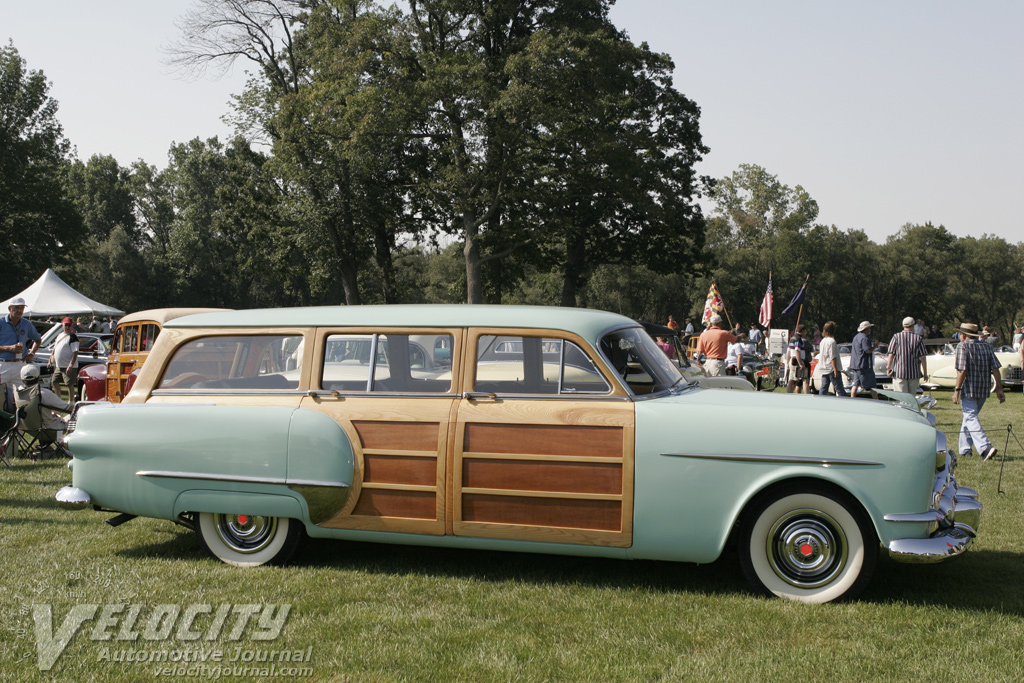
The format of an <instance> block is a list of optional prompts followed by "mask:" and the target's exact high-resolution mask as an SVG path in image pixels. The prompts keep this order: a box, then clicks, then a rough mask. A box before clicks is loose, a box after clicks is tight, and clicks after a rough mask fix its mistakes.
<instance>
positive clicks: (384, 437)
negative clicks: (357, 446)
mask: <svg viewBox="0 0 1024 683" xmlns="http://www.w3.org/2000/svg"><path fill="white" fill-rule="evenodd" d="M352 424H353V425H354V426H355V428H356V431H357V432H359V439H360V440H361V442H362V444H363V448H384V449H391V448H393V449H395V450H399V451H436V450H437V439H438V423H437V422H369V421H363V420H353V421H352Z"/></svg>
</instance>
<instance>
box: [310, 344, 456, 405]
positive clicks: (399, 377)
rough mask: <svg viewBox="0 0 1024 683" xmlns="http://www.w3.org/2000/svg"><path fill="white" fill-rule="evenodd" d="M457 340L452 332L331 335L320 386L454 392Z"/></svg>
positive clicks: (383, 390)
mask: <svg viewBox="0 0 1024 683" xmlns="http://www.w3.org/2000/svg"><path fill="white" fill-rule="evenodd" d="M453 342H454V338H453V337H452V335H450V334H439V335H408V334H332V335H330V336H328V337H327V339H326V340H325V343H324V356H323V364H322V370H321V375H320V386H321V387H322V388H323V389H325V390H328V391H352V392H402V393H417V394H418V393H429V394H444V393H451V384H452V378H451V350H452V346H453ZM371 378H372V379H371Z"/></svg>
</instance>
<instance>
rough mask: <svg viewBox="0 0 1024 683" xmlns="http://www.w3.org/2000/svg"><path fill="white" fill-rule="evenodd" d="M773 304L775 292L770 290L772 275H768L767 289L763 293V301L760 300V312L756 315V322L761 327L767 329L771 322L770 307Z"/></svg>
mask: <svg viewBox="0 0 1024 683" xmlns="http://www.w3.org/2000/svg"><path fill="white" fill-rule="evenodd" d="M774 305H775V294H774V293H773V292H772V276H771V275H769V276H768V291H766V292H765V293H764V301H762V302H761V312H760V314H758V316H757V322H758V324H760V325H761V327H763V328H765V329H768V328H769V326H770V325H771V322H772V307H773V306H774Z"/></svg>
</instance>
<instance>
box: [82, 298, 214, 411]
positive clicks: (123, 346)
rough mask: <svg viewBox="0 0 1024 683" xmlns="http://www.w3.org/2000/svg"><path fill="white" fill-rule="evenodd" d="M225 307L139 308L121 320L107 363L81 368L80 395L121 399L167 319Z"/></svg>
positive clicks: (87, 397)
mask: <svg viewBox="0 0 1024 683" xmlns="http://www.w3.org/2000/svg"><path fill="white" fill-rule="evenodd" d="M222 310H224V309H222V308H155V309H152V310H148V311H138V312H136V313H129V314H128V315H126V316H124V317H123V318H121V319H120V320H119V321H117V327H116V329H115V330H114V339H113V342H112V343H111V348H110V355H109V356H108V357H107V362H106V363H102V364H101V363H96V364H93V365H86V366H85V367H83V368H82V369H81V370H79V372H78V392H79V398H80V399H81V400H83V401H103V400H107V401H110V402H112V403H120V402H121V397H122V396H125V395H126V394H127V393H128V390H129V389H131V384H132V382H134V381H135V377H136V376H137V375H138V372H139V370H141V369H142V364H143V363H145V362H146V356H148V355H149V351H150V349H152V348H153V344H155V343H156V338H157V336H158V335H159V334H160V329H161V327H162V326H163V324H164V323H166V322H167V321H168V320H173V319H174V318H180V317H181V316H183V315H192V314H195V313H205V312H210V311H222Z"/></svg>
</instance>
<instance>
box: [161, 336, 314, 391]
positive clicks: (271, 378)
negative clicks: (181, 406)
mask: <svg viewBox="0 0 1024 683" xmlns="http://www.w3.org/2000/svg"><path fill="white" fill-rule="evenodd" d="M301 343H302V337H301V336H284V335H237V336H225V337H203V338H201V339H193V340H192V341H190V342H188V343H186V344H183V345H182V346H181V347H179V348H178V349H177V350H176V351H175V352H174V355H173V356H172V357H171V362H170V363H168V365H167V369H166V370H165V371H164V375H163V378H162V379H161V382H160V384H159V386H158V388H159V389H247V390H254V389H257V390H273V389H296V388H298V386H299V375H300V373H301V370H302V345H301Z"/></svg>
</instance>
